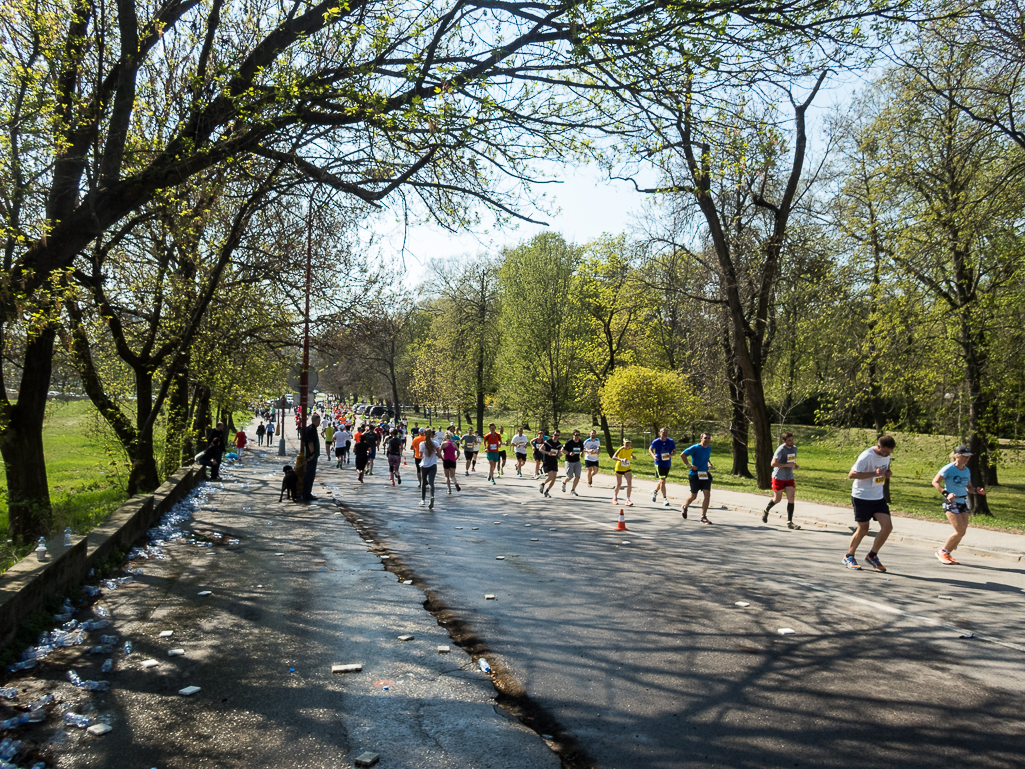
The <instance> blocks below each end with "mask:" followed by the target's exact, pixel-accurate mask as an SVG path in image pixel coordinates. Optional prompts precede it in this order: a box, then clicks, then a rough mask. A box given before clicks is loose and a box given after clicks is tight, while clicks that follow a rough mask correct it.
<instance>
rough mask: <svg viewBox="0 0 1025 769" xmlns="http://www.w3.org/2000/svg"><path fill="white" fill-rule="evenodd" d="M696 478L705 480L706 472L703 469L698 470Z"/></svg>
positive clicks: (706, 477)
mask: <svg viewBox="0 0 1025 769" xmlns="http://www.w3.org/2000/svg"><path fill="white" fill-rule="evenodd" d="M698 478H700V479H701V480H703V481H704V480H707V479H708V473H706V472H705V471H704V470H698Z"/></svg>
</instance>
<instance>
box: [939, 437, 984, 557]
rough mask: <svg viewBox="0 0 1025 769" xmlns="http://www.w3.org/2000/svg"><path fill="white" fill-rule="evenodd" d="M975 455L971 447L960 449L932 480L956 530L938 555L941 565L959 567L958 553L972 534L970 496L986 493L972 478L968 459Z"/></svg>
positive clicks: (944, 510)
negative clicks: (968, 533)
mask: <svg viewBox="0 0 1025 769" xmlns="http://www.w3.org/2000/svg"><path fill="white" fill-rule="evenodd" d="M971 455H972V452H971V451H970V450H969V449H968V447H967V446H958V447H957V448H956V449H954V453H952V454H951V455H950V464H949V465H944V466H943V467H941V468H940V471H939V472H938V473H936V477H935V478H933V479H932V485H933V486H935V487H936V491H938V492H939V493H940V494H942V495H943V512H945V513H946V514H947V520H948V521H950V525H951V526H953V527H954V533H953V534H951V535H950V536H949V537H947V541H946V542H944V543H943V547H941V548H940V549H939V550H937V551H936V557H937V558H939V559H940V562H941V563H949V564H956V563H957V561H955V560H954V550H955V549H957V546H958V545H959V544H960V542H961V540H962V538H963V537H964V535H965V533H966V532H967V531H968V495H969V494H985V493H986V490H985V489H984V488H982V487H981V486H979V487H975V486H972V474H971V472H969V470H968V458H969V457H971Z"/></svg>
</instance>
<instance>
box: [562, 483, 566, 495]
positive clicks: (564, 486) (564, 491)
mask: <svg viewBox="0 0 1025 769" xmlns="http://www.w3.org/2000/svg"><path fill="white" fill-rule="evenodd" d="M562 493H563V494H565V493H566V481H563V482H562Z"/></svg>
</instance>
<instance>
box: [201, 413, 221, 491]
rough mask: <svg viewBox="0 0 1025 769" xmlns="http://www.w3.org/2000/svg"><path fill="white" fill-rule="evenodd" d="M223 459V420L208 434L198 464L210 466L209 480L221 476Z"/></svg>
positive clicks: (214, 479) (217, 478)
mask: <svg viewBox="0 0 1025 769" xmlns="http://www.w3.org/2000/svg"><path fill="white" fill-rule="evenodd" d="M223 459H224V422H218V423H217V428H216V429H215V430H214V431H213V432H212V433H211V434H210V443H209V445H208V446H207V447H206V450H204V451H203V454H202V456H200V458H199V464H201V465H202V466H203V467H209V468H210V480H212V481H218V480H220V478H221V475H220V472H221V461H222V460H223Z"/></svg>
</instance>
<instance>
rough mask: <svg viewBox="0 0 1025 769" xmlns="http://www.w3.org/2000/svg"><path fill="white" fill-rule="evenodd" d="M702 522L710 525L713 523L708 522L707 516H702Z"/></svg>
mask: <svg viewBox="0 0 1025 769" xmlns="http://www.w3.org/2000/svg"><path fill="white" fill-rule="evenodd" d="M701 522H702V523H708V524H711V523H712V522H711V521H710V520H708V516H707V515H703V516H701Z"/></svg>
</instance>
